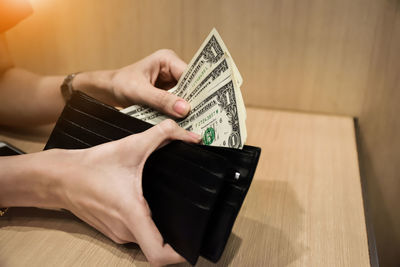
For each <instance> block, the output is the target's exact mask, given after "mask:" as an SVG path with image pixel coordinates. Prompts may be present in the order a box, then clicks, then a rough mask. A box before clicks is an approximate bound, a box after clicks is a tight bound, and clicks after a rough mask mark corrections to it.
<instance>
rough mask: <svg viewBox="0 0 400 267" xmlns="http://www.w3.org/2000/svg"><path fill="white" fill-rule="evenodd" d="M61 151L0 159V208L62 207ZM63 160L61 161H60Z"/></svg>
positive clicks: (62, 153) (62, 168)
mask: <svg viewBox="0 0 400 267" xmlns="http://www.w3.org/2000/svg"><path fill="white" fill-rule="evenodd" d="M68 153H73V152H71V151H65V150H49V151H45V152H39V153H34V154H27V155H20V156H11V157H1V158H0V207H43V208H64V204H63V203H64V198H63V193H62V192H63V180H62V179H63V177H66V173H65V172H67V170H68V169H69V168H70V167H71V166H60V165H61V164H64V165H65V164H66V163H67V162H68V160H65V159H66V158H65V157H68ZM63 159H64V160H63Z"/></svg>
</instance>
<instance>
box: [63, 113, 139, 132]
mask: <svg viewBox="0 0 400 267" xmlns="http://www.w3.org/2000/svg"><path fill="white" fill-rule="evenodd" d="M69 108H71V109H73V110H74V111H76V112H79V113H81V114H84V115H87V116H88V117H90V118H93V119H95V120H98V121H101V122H103V123H105V124H107V125H109V126H112V127H114V128H117V129H119V130H121V131H123V132H126V133H128V134H130V135H131V134H136V133H135V132H131V131H129V130H127V129H124V128H121V127H119V126H117V125H115V124H112V123H109V122H107V121H105V120H103V119H101V118H98V117H95V116H94V115H91V114H89V113H86V112H84V111H80V110H78V109H76V108H74V107H73V106H69Z"/></svg>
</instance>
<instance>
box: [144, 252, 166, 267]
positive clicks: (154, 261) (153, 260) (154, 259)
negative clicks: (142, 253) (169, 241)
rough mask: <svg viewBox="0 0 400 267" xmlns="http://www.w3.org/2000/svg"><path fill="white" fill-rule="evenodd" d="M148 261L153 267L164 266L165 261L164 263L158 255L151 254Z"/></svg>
mask: <svg viewBox="0 0 400 267" xmlns="http://www.w3.org/2000/svg"><path fill="white" fill-rule="evenodd" d="M147 260H148V261H149V263H150V265H151V266H162V265H163V264H162V262H163V261H162V259H161V257H160V256H158V255H154V254H151V255H149V256H148V257H147Z"/></svg>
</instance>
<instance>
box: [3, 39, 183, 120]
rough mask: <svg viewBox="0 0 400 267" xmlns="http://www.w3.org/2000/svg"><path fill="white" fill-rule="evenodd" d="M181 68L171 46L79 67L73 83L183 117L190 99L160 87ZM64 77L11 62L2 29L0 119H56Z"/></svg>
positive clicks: (122, 102)
mask: <svg viewBox="0 0 400 267" xmlns="http://www.w3.org/2000/svg"><path fill="white" fill-rule="evenodd" d="M185 68H186V64H185V63H184V62H183V61H182V60H181V59H179V57H178V56H177V55H176V54H175V53H174V52H173V51H171V50H159V51H157V52H155V53H153V54H152V55H150V56H148V57H146V58H144V59H142V60H141V61H139V62H137V63H135V64H132V65H130V66H127V67H124V68H121V69H117V70H104V71H93V72H84V73H80V74H78V75H77V76H76V77H75V79H74V80H73V83H72V86H73V88H74V89H76V90H81V91H83V92H85V93H87V94H89V95H91V96H93V97H95V98H97V99H99V100H101V101H104V102H106V103H108V104H111V105H114V106H121V107H125V106H129V105H132V104H143V105H148V106H151V107H153V108H155V109H157V110H159V111H161V112H163V113H165V114H168V115H170V116H173V117H183V116H185V115H186V114H187V113H188V112H189V109H190V106H189V104H188V103H187V102H186V101H184V100H183V99H181V98H179V97H177V96H175V95H172V94H170V93H168V92H167V91H165V90H160V89H168V88H170V87H172V85H173V84H174V83H176V82H177V80H178V79H179V77H180V75H181V74H182V72H183V71H184V69H185ZM63 80H64V76H40V75H37V74H34V73H31V72H29V71H27V70H24V69H19V68H16V67H14V66H13V64H12V61H11V58H10V55H9V53H8V51H7V46H6V40H5V37H4V35H0V125H12V126H27V125H38V124H46V123H50V122H54V121H55V120H56V119H57V117H58V116H59V114H60V112H61V110H62V108H63V106H64V104H65V102H64V99H63V97H62V95H61V92H60V86H61V84H62V82H63ZM156 85H157V86H159V87H161V88H157V87H156Z"/></svg>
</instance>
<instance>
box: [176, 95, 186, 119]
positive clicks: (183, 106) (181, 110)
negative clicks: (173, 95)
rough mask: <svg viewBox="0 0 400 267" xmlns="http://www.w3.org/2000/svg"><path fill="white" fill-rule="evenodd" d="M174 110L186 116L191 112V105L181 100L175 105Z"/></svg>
mask: <svg viewBox="0 0 400 267" xmlns="http://www.w3.org/2000/svg"><path fill="white" fill-rule="evenodd" d="M174 110H175V112H177V113H178V114H181V115H186V114H187V113H188V111H189V104H188V103H187V102H186V101H185V100H181V99H179V100H178V101H176V102H175V104H174Z"/></svg>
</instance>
